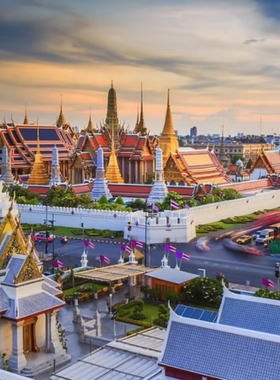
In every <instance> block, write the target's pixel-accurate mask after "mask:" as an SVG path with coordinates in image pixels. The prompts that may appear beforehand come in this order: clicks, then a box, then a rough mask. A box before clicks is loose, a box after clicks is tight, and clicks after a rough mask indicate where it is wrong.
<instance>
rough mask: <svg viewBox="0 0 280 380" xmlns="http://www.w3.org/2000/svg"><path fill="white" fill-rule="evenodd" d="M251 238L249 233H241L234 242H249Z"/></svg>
mask: <svg viewBox="0 0 280 380" xmlns="http://www.w3.org/2000/svg"><path fill="white" fill-rule="evenodd" d="M252 239H253V238H252V236H250V235H242V236H239V238H238V239H237V240H236V243H237V244H248V243H251V241H252Z"/></svg>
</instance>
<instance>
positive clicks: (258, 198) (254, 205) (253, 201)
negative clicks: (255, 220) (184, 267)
mask: <svg viewBox="0 0 280 380" xmlns="http://www.w3.org/2000/svg"><path fill="white" fill-rule="evenodd" d="M279 206H280V190H271V191H266V192H263V193H258V194H256V195H252V196H248V197H246V198H241V199H236V200H232V201H226V202H219V203H212V204H208V205H204V206H198V207H192V208H191V209H188V210H187V209H182V210H178V211H168V210H166V211H164V212H160V213H159V214H158V215H157V216H155V215H154V216H153V218H151V217H150V216H149V217H148V218H147V225H146V217H145V216H144V213H143V212H142V211H136V212H134V213H130V212H123V211H105V210H89V209H81V208H79V209H73V208H63V207H48V212H47V216H46V207H45V206H30V205H18V209H19V210H21V222H22V223H44V221H45V220H46V219H47V220H52V218H53V219H54V220H55V225H56V226H66V227H73V228H81V225H82V223H83V224H84V226H83V227H84V228H96V229H108V230H111V231H119V230H124V233H125V235H124V237H125V238H127V237H129V238H131V239H134V240H140V241H142V242H143V241H145V234H146V241H147V242H149V243H150V244H156V243H162V242H164V241H166V238H169V239H170V241H173V242H176V241H177V242H186V241H189V240H191V239H193V238H194V237H195V226H196V225H199V224H206V223H211V222H216V221H219V220H221V219H225V218H228V217H232V216H241V215H245V214H250V213H253V212H255V211H258V210H264V209H273V208H276V207H279ZM168 218H169V219H168ZM128 222H130V223H131V224H130V226H131V230H130V231H128V226H129V225H128Z"/></svg>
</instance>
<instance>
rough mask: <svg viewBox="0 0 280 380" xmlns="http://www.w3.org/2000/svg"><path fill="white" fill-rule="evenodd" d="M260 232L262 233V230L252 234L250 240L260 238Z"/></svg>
mask: <svg viewBox="0 0 280 380" xmlns="http://www.w3.org/2000/svg"><path fill="white" fill-rule="evenodd" d="M261 232H262V230H259V231H256V232H254V233H253V235H252V238H253V239H254V240H256V239H257V238H258V237H259V236H260V234H261Z"/></svg>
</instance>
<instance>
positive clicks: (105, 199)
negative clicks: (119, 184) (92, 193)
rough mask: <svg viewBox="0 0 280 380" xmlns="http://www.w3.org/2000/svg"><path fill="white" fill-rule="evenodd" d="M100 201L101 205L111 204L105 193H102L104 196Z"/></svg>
mask: <svg viewBox="0 0 280 380" xmlns="http://www.w3.org/2000/svg"><path fill="white" fill-rule="evenodd" d="M98 203H99V204H101V205H106V204H109V202H108V199H107V198H106V196H105V195H102V197H101V198H100V199H99V201H98Z"/></svg>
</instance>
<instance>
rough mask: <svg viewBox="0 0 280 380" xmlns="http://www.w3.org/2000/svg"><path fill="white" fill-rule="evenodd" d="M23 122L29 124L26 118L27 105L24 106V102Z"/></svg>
mask: <svg viewBox="0 0 280 380" xmlns="http://www.w3.org/2000/svg"><path fill="white" fill-rule="evenodd" d="M23 124H29V119H28V115H27V106H26V104H25V113H24V120H23Z"/></svg>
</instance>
